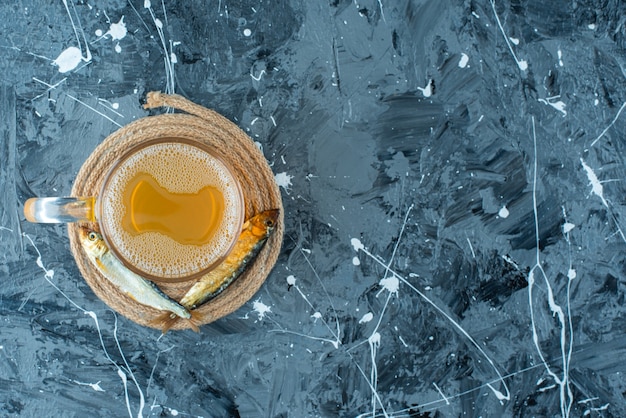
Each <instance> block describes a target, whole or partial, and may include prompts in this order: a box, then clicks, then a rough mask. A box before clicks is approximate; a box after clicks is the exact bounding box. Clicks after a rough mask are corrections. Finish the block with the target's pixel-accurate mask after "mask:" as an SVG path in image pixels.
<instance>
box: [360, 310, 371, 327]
mask: <svg viewBox="0 0 626 418" xmlns="http://www.w3.org/2000/svg"><path fill="white" fill-rule="evenodd" d="M372 319H374V314H373V313H371V312H368V313H366V314H365V315H363V316H362V317H361V319H360V320H359V324H365V323H366V322H370V321H371V320H372Z"/></svg>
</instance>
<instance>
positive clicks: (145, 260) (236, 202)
mask: <svg viewBox="0 0 626 418" xmlns="http://www.w3.org/2000/svg"><path fill="white" fill-rule="evenodd" d="M139 173H149V174H150V175H151V176H152V177H153V178H154V179H155V180H156V181H157V182H158V183H159V185H160V186H161V187H163V188H165V189H167V190H168V191H169V192H171V193H197V192H199V191H200V189H202V188H204V187H207V186H212V187H215V188H217V189H218V190H219V191H220V192H221V193H222V194H223V196H224V202H225V208H224V214H223V218H222V220H221V223H220V225H219V226H218V227H217V230H216V232H215V234H214V236H213V237H212V239H211V241H210V242H209V243H207V244H205V245H202V246H198V245H185V244H181V243H179V242H177V241H175V240H174V239H172V238H170V237H168V236H166V235H164V234H161V233H158V232H144V233H141V234H138V235H132V234H130V233H129V232H127V231H125V230H124V229H123V228H122V218H123V216H124V214H125V212H126V210H127V208H126V207H125V205H124V202H123V195H124V190H125V188H126V186H127V184H128V182H129V181H131V179H133V177H134V176H136V175H137V174H139ZM101 199H102V201H101V203H100V205H101V211H102V214H101V216H100V218H101V222H103V221H102V219H103V220H105V221H104V222H105V223H106V230H107V239H108V240H109V241H110V242H111V244H112V245H114V246H115V247H116V248H117V250H118V252H119V253H120V254H122V256H123V257H125V258H126V260H127V261H128V262H130V263H131V264H133V265H134V266H136V267H137V268H138V269H140V270H142V271H144V272H146V273H148V274H150V275H153V276H157V277H163V278H178V277H185V276H189V275H191V274H194V273H196V272H198V271H201V270H204V269H205V268H207V267H209V266H210V265H212V264H214V263H215V262H216V261H218V260H219V258H220V257H221V256H223V255H224V254H225V253H226V251H227V250H228V249H229V247H230V245H231V244H232V242H233V240H234V239H235V237H237V236H238V235H239V233H240V230H239V229H240V227H241V218H242V216H243V215H242V213H241V212H242V210H243V209H242V208H241V206H242V205H241V204H240V199H241V195H240V193H239V189H238V187H237V182H236V180H235V179H234V178H233V177H232V176H231V175H230V173H229V171H228V170H227V168H226V167H225V166H224V164H223V163H222V162H221V161H219V160H217V159H216V158H215V157H213V156H212V155H210V154H208V153H206V152H204V151H203V150H201V149H199V148H197V147H194V146H192V145H189V144H186V143H179V142H164V143H157V144H153V145H150V146H148V147H146V148H143V149H141V150H139V151H138V152H137V153H135V154H133V155H132V156H131V157H129V158H127V159H126V160H124V161H123V162H122V163H121V164H120V165H119V167H118V168H117V169H116V171H115V173H114V174H112V176H111V178H110V180H109V184H108V187H107V191H106V192H105V193H104V194H103V196H101Z"/></svg>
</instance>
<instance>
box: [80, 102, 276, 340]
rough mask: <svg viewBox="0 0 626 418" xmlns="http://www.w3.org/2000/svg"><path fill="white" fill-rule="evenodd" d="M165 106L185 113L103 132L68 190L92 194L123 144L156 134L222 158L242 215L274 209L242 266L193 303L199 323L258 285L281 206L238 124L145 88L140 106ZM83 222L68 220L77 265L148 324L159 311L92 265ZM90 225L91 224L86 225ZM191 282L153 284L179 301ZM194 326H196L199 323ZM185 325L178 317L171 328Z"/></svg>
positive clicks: (100, 291)
mask: <svg viewBox="0 0 626 418" xmlns="http://www.w3.org/2000/svg"><path fill="white" fill-rule="evenodd" d="M164 106H167V107H171V108H174V109H178V110H182V111H184V112H186V114H183V113H175V114H163V115H157V116H148V117H145V118H142V119H139V120H137V121H134V122H132V123H130V124H128V125H126V126H124V127H123V128H121V129H119V130H118V131H116V132H114V133H112V134H111V135H109V136H108V137H107V138H106V139H105V140H104V141H103V142H102V143H101V144H100V145H99V146H98V147H97V148H96V149H95V150H94V152H93V153H92V154H91V155H90V156H89V158H88V159H87V161H85V163H84V164H83V166H82V167H81V169H80V171H79V172H78V175H77V177H76V180H75V182H74V187H73V188H72V196H96V195H97V194H98V193H99V191H100V188H101V187H102V181H103V180H104V177H105V176H106V174H107V172H108V171H109V169H110V168H111V166H112V164H113V163H114V162H115V161H116V160H117V159H118V158H119V157H120V156H121V155H122V154H123V153H124V152H125V151H126V150H127V149H128V148H129V147H132V146H135V145H138V144H140V143H142V142H145V141H148V140H151V139H155V138H162V137H173V138H186V139H189V140H192V141H197V142H200V143H204V144H206V145H208V146H210V147H211V148H212V150H213V151H214V152H215V154H216V155H217V156H219V157H220V158H221V159H222V160H223V161H224V162H226V163H227V164H228V165H229V166H230V168H231V169H232V171H233V173H234V174H235V176H236V177H237V178H238V180H239V182H240V184H241V188H242V191H243V195H244V200H245V208H246V215H245V219H248V218H250V217H251V216H252V215H254V214H257V213H259V212H262V211H264V210H268V209H279V210H280V215H279V219H278V224H277V225H276V227H275V229H274V232H273V233H272V235H271V236H270V238H269V240H268V241H267V243H266V244H265V246H264V247H263V249H262V250H261V252H260V253H259V254H258V255H257V257H256V258H255V259H254V260H253V262H252V263H251V264H250V265H249V266H248V267H247V268H246V270H245V271H244V273H243V274H242V275H241V276H239V278H237V279H236V280H235V281H234V282H233V283H231V284H230V285H229V286H228V287H227V288H226V289H225V290H224V291H223V292H222V293H221V294H220V295H218V296H217V297H216V298H215V299H212V300H210V301H209V302H207V303H205V304H204V305H202V306H200V307H198V308H197V309H196V311H198V312H200V313H201V314H202V317H203V319H202V321H201V324H208V323H210V322H213V321H215V320H217V319H219V318H222V317H224V316H226V315H228V314H230V313H232V312H234V311H235V310H237V309H239V308H240V307H241V306H242V305H243V304H244V303H246V302H247V301H248V300H249V299H250V298H251V297H252V296H253V295H254V294H255V293H256V292H257V291H258V290H259V288H260V287H261V285H262V284H263V282H264V281H265V279H266V278H267V276H268V274H269V272H270V271H271V269H272V267H274V264H275V263H276V259H277V258H278V254H279V252H280V247H281V245H282V240H283V231H284V226H283V205H282V200H281V195H280V191H279V190H278V186H277V185H276V182H275V180H274V174H273V173H272V170H271V169H270V167H269V166H268V164H267V161H266V160H265V157H264V156H263V154H262V153H261V151H260V150H259V149H258V148H257V146H256V145H255V144H254V142H253V141H252V140H251V139H250V137H248V135H246V134H245V133H244V132H243V131H242V130H241V129H239V127H237V126H236V125H235V124H233V123H232V122H230V121H229V120H228V119H226V118H225V117H223V116H221V115H220V114H218V113H216V112H214V111H212V110H209V109H207V108H204V107H202V106H200V105H197V104H195V103H192V102H190V101H189V100H187V99H185V98H183V97H182V96H178V95H167V94H163V93H160V92H150V93H148V95H147V98H146V104H145V106H144V107H145V108H147V109H152V108H157V107H164ZM82 225H84V224H69V225H68V233H69V238H70V249H71V251H72V254H73V255H74V258H75V259H76V263H77V264H78V269H79V270H80V272H81V274H82V275H83V277H84V278H85V280H86V281H87V283H88V284H89V286H90V287H91V289H92V290H93V291H94V293H95V294H96V296H98V297H99V298H100V299H101V300H102V301H103V302H104V303H106V304H107V305H108V306H109V307H111V308H112V309H113V310H115V311H117V312H119V313H120V314H122V315H124V316H125V317H127V318H128V319H130V320H132V321H134V322H136V323H138V324H140V325H144V326H150V327H154V325H152V324H150V321H151V320H153V319H155V318H156V317H157V316H158V315H159V314H162V312H161V311H158V310H155V309H153V308H150V307H147V306H145V305H142V304H139V303H137V302H135V301H134V300H132V299H130V298H129V297H128V296H126V295H125V294H123V293H121V292H120V291H119V290H118V289H117V288H116V287H115V286H114V285H112V284H111V283H110V282H109V281H108V280H107V279H106V278H105V277H104V276H103V275H102V274H101V273H100V271H99V270H98V269H97V268H96V267H94V266H93V264H92V263H91V262H90V261H89V259H88V258H87V255H86V254H85V251H84V249H83V247H82V245H81V244H80V240H79V237H78V230H79V228H80V226H82ZM91 227H96V228H97V225H91ZM192 284H193V281H191V282H180V283H159V287H160V288H161V290H162V291H163V292H165V293H166V294H167V295H169V296H170V297H172V298H173V299H175V300H180V299H181V298H182V296H183V295H184V294H185V292H186V291H187V289H188V288H189V287H190V286H191V285H192ZM199 325H200V324H199ZM184 328H189V324H188V323H187V321H178V322H177V323H176V324H175V325H174V326H173V327H172V329H184Z"/></svg>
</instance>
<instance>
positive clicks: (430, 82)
mask: <svg viewBox="0 0 626 418" xmlns="http://www.w3.org/2000/svg"><path fill="white" fill-rule="evenodd" d="M417 89H418V90H419V91H421V92H422V94H423V95H424V97H430V96H432V95H433V80H432V79H430V80H428V84H426V87H424V88H421V87H418V88H417Z"/></svg>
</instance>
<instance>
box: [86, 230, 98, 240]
mask: <svg viewBox="0 0 626 418" xmlns="http://www.w3.org/2000/svg"><path fill="white" fill-rule="evenodd" d="M88 238H89V241H95V240H96V239H98V234H96V233H95V232H94V231H91V232H90V233H89V235H88Z"/></svg>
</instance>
